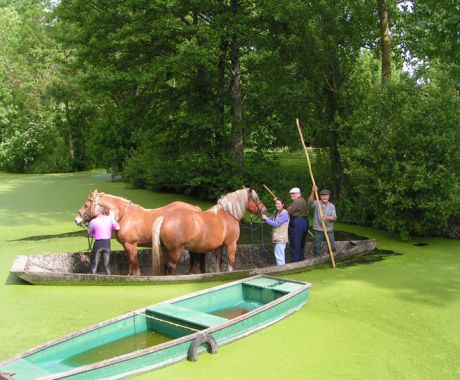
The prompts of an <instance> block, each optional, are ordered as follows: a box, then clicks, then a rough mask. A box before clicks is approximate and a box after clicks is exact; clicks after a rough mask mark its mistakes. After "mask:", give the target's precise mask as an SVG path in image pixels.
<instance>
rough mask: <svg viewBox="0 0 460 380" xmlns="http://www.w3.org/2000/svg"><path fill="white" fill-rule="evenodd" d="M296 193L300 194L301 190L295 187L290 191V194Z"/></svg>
mask: <svg viewBox="0 0 460 380" xmlns="http://www.w3.org/2000/svg"><path fill="white" fill-rule="evenodd" d="M294 193H299V194H300V189H299V188H298V187H293V188H292V189H291V190H289V194H294Z"/></svg>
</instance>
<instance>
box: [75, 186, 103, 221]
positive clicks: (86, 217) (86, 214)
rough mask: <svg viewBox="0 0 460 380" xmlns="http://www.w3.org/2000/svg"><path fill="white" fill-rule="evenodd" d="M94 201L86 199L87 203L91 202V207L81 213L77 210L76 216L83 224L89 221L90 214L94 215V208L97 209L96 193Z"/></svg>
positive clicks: (97, 199) (97, 196)
mask: <svg viewBox="0 0 460 380" xmlns="http://www.w3.org/2000/svg"><path fill="white" fill-rule="evenodd" d="M94 198H95V199H92V198H88V201H90V202H91V206H90V207H87V208H86V210H85V212H84V213H82V212H81V211H80V210H78V215H80V217H81V218H82V219H83V223H85V224H86V223H87V222H88V221H89V220H90V219H91V212H93V213H94V210H96V207H99V202H98V201H99V193H96V195H95V197H94Z"/></svg>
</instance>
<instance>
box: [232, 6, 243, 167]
mask: <svg viewBox="0 0 460 380" xmlns="http://www.w3.org/2000/svg"><path fill="white" fill-rule="evenodd" d="M231 11H232V19H233V33H232V40H231V47H230V54H231V70H232V80H231V96H232V139H231V144H232V153H233V158H234V160H235V162H236V164H237V165H238V167H239V170H238V172H239V173H238V174H240V175H242V173H243V160H244V151H243V149H244V141H243V107H242V94H241V67H240V43H239V40H238V36H237V33H236V25H235V24H236V18H237V16H238V0H232V3H231Z"/></svg>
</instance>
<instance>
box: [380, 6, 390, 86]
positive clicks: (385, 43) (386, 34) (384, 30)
mask: <svg viewBox="0 0 460 380" xmlns="http://www.w3.org/2000/svg"><path fill="white" fill-rule="evenodd" d="M377 9H378V14H379V23H380V38H381V44H382V84H384V83H386V82H387V81H389V80H390V79H391V36H390V16H389V8H388V0H377Z"/></svg>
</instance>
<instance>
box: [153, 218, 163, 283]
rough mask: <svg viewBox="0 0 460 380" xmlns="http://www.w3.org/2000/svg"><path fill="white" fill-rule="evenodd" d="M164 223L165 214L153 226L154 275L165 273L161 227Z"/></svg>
mask: <svg viewBox="0 0 460 380" xmlns="http://www.w3.org/2000/svg"><path fill="white" fill-rule="evenodd" d="M162 224H163V216H160V217H158V218H157V220H155V222H154V223H153V226H152V272H153V275H154V276H161V275H162V274H163V270H164V265H163V254H162V253H163V252H162V249H161V240H160V229H161V225H162Z"/></svg>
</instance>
